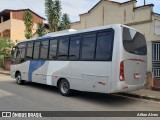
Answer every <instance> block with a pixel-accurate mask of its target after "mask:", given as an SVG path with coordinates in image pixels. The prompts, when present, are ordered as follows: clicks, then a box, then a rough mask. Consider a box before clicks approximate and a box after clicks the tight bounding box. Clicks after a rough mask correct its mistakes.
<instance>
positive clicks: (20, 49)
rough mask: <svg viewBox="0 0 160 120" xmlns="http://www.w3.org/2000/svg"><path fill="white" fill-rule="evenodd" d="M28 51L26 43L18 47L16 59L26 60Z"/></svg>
mask: <svg viewBox="0 0 160 120" xmlns="http://www.w3.org/2000/svg"><path fill="white" fill-rule="evenodd" d="M25 51H26V43H21V44H19V45H18V46H17V48H16V52H15V53H16V58H21V59H24V58H25V53H26V52H25Z"/></svg>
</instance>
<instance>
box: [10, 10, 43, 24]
mask: <svg viewBox="0 0 160 120" xmlns="http://www.w3.org/2000/svg"><path fill="white" fill-rule="evenodd" d="M24 12H25V11H17V12H12V18H13V19H17V20H23V14H24ZM32 15H33V18H34V23H42V22H43V19H42V18H40V17H38V16H37V15H35V14H33V13H32Z"/></svg>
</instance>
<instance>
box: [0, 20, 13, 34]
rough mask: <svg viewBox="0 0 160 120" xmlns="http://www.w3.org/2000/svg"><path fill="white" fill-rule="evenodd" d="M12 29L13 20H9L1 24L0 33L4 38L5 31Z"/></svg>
mask: <svg viewBox="0 0 160 120" xmlns="http://www.w3.org/2000/svg"><path fill="white" fill-rule="evenodd" d="M10 29H11V20H7V21H5V22H2V23H0V33H1V36H2V37H3V32H4V31H5V30H10Z"/></svg>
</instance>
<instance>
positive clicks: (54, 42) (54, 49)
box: [49, 40, 57, 59]
mask: <svg viewBox="0 0 160 120" xmlns="http://www.w3.org/2000/svg"><path fill="white" fill-rule="evenodd" d="M56 53H57V40H51V41H50V50H49V59H56Z"/></svg>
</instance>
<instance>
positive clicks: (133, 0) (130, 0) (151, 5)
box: [72, 0, 160, 24]
mask: <svg viewBox="0 0 160 120" xmlns="http://www.w3.org/2000/svg"><path fill="white" fill-rule="evenodd" d="M102 1H108V2H112V3H115V4H118V5H124V4H127V3H130V2H137V0H129V1H126V2H122V3H120V2H115V1H111V0H100V1H99V2H98V3H97V4H96V5H95V6H93V7H92V8H91V9H90V10H89V11H88V12H86V13H82V14H80V16H81V15H84V14H88V13H90V12H91V11H92V10H93V9H94V8H95V7H97V6H98V5H99V4H100V3H101V2H102ZM153 6H154V4H147V5H143V6H138V7H134V8H133V9H134V10H136V9H140V8H144V7H153ZM154 14H157V15H160V14H158V13H154ZM78 22H80V21H76V22H72V23H73V24H74V23H78Z"/></svg>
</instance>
